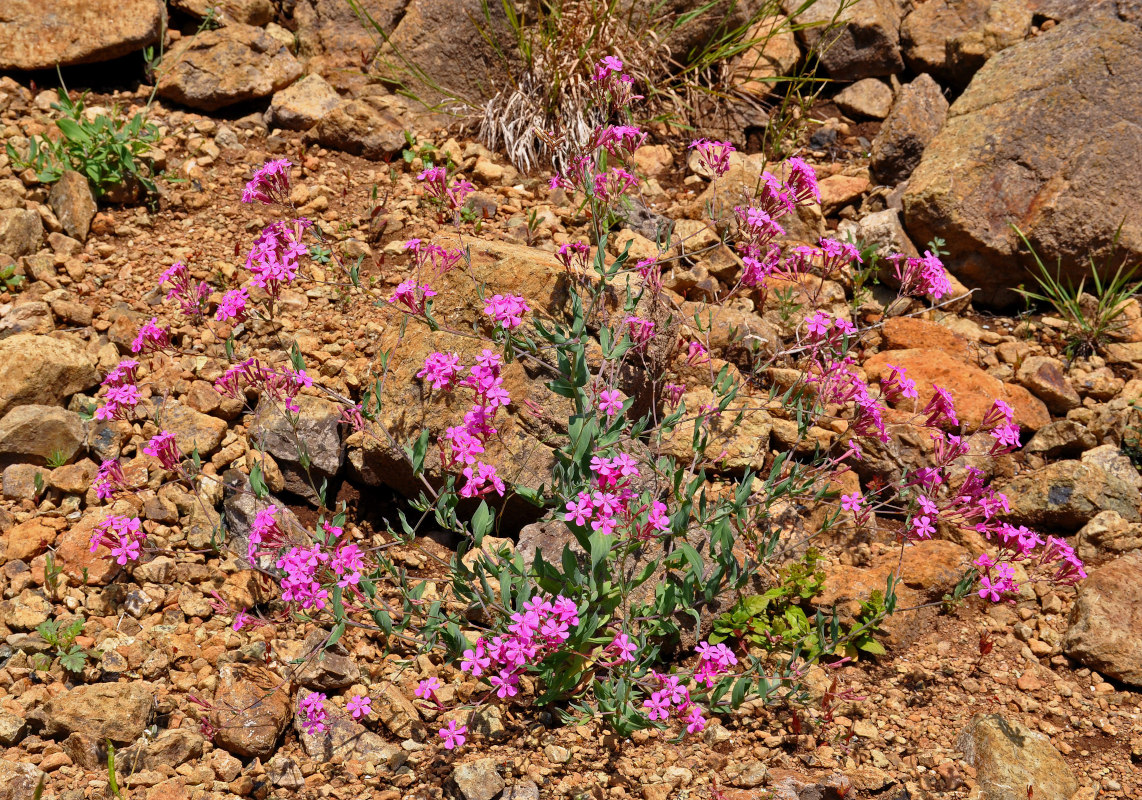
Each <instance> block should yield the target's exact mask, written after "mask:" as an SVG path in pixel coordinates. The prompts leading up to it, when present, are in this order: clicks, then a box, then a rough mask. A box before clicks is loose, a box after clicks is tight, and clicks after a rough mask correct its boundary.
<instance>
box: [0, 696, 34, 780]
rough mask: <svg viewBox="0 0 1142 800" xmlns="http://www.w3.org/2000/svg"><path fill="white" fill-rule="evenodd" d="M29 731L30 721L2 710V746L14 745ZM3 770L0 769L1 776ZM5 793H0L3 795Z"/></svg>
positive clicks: (0, 727) (0, 721)
mask: <svg viewBox="0 0 1142 800" xmlns="http://www.w3.org/2000/svg"><path fill="white" fill-rule="evenodd" d="M27 732H28V723H27V722H26V721H25V720H24V718H23V717H18V716H16V715H15V714H11V713H9V712H7V711H0V746H3V747H12V746H13V745H15V744H18V743H19V742H20V740H21V739H23V738H24V735H25V734H26V733H27ZM2 776H3V772H2V771H0V777H2ZM2 796H3V795H0V797H2Z"/></svg>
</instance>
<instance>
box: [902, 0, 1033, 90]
mask: <svg viewBox="0 0 1142 800" xmlns="http://www.w3.org/2000/svg"><path fill="white" fill-rule="evenodd" d="M1031 19H1032V9H1031V4H1030V3H1028V2H1027V0H929V2H926V3H921V4H919V5H917V6H916V7H915V10H913V11H912V13H910V14H909V15H908V16H907V17H905V18H904V22H903V23H902V24H901V26H900V43H901V47H902V49H903V51H904V61H905V62H906V63H907V64H908V67H909V69H911V70H913V71H914V72H917V73H920V72H928V73H931V74H932V75H933V76H935V77H936V78H938V79H940V80H941V81H943V82H945V83H951V84H953V85H955V86H961V87H962V86H967V84H968V82H969V81H970V80H971V78H972V76H973V75H974V74H975V73H976V72H977V71H978V70H979V68H980V67H982V66H983V64H984V62H986V61H987V60H988V59H989V58H991V57H992V56H993V55H995V54H996V53H998V52H999V51H1000V50H1004V49H1006V48H1008V47H1010V46H1011V45H1013V44H1017V43H1018V42H1020V41H1022V40H1023V39H1024V38H1026V37H1027V35H1028V34H1029V33H1030V32H1031Z"/></svg>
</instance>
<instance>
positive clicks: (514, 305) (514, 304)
mask: <svg viewBox="0 0 1142 800" xmlns="http://www.w3.org/2000/svg"><path fill="white" fill-rule="evenodd" d="M530 310H531V306H529V305H528V304H527V303H526V302H524V299H523V298H522V297H520V296H519V295H514V294H509V295H502V294H497V295H493V296H492V298H491V299H489V300H485V301H484V313H485V314H487V315H488V316H490V317H492V318H493V319H494V320H495V321H496V322H497V323H498V324H499V325H501V326H502V327H503V329H504V330H506V331H510V330H514V329H515V328H518V327H519V326H520V325H522V324H523V315H524V314H525V313H526V312H528V311H530Z"/></svg>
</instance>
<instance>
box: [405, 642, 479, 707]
mask: <svg viewBox="0 0 1142 800" xmlns="http://www.w3.org/2000/svg"><path fill="white" fill-rule="evenodd" d="M467 652H471V651H470V650H469V651H467ZM439 688H440V681H439V680H438V679H437V678H436V676H435V675H433V676H432V677H431V678H425V679H424V680H422V681H421V682H420V683H418V684H417V685H416V696H417V697H419V698H421V699H423V700H432V699H433V698H435V697H436V690H437V689H439Z"/></svg>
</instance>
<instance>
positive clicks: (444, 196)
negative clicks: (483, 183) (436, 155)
mask: <svg viewBox="0 0 1142 800" xmlns="http://www.w3.org/2000/svg"><path fill="white" fill-rule="evenodd" d="M416 179H417V180H419V181H424V190H425V191H426V192H427V193H428V196H429V197H432V198H434V199H435V200H436V201H437V202H439V203H440V204H441V205H443V206H445V207H446V208H449V209H452V210H453V211H455V210H457V209H459V208H460V206H462V205H464V201H465V200H466V199H467V198H468V195H470V194H471V193H472V192H473V191H475V188H476V187H474V186H473V185H472V184H471V183H469V182H468V181H466V180H465V179H464V178H459V177H458V178H456V179H455V180H453V181H452V182H451V183H449V181H448V170H447V169H445V168H444V167H431V168H429V169H426V170H424V171H423V172H421V173H420V174H419V175H417V176H416Z"/></svg>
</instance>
